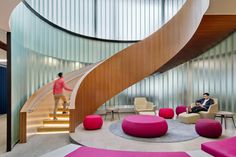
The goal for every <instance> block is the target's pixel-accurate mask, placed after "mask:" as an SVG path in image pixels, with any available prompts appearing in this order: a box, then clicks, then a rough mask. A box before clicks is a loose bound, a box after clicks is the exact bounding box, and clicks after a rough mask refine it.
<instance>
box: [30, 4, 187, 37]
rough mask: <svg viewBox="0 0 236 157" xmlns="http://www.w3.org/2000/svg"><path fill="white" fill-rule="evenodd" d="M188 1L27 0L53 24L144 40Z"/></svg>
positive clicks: (89, 33) (98, 34)
mask: <svg viewBox="0 0 236 157" xmlns="http://www.w3.org/2000/svg"><path fill="white" fill-rule="evenodd" d="M185 1H186V0H50V1H48V0H40V1H38V0H26V2H27V3H28V4H29V5H30V6H31V7H32V8H33V9H34V10H35V11H36V12H38V13H39V14H40V15H42V16H43V17H45V18H46V19H48V20H49V21H51V22H53V23H54V24H56V25H58V26H60V27H62V28H65V29H67V30H70V31H72V32H76V33H78V34H83V35H86V36H91V37H97V38H103V39H112V40H141V39H143V38H145V37H147V36H149V35H150V34H151V33H153V32H154V31H156V30H157V29H158V28H160V27H161V26H162V25H163V24H164V23H166V22H167V21H169V19H170V18H171V17H173V15H175V14H176V12H177V11H178V10H179V9H180V8H181V7H182V5H183V3H184V2H185Z"/></svg>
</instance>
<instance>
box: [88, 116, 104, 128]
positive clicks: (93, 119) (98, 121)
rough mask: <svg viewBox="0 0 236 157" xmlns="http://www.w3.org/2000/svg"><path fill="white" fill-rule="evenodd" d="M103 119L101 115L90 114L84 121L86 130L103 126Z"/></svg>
mask: <svg viewBox="0 0 236 157" xmlns="http://www.w3.org/2000/svg"><path fill="white" fill-rule="evenodd" d="M102 124H103V120H102V117H101V116H99V115H88V116H86V117H85V119H84V121H83V126H84V129H86V130H97V129H100V128H101V127H102Z"/></svg>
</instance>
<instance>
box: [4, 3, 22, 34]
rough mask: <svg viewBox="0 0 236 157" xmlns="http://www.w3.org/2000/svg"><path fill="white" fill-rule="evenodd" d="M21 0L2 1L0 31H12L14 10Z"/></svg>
mask: <svg viewBox="0 0 236 157" xmlns="http://www.w3.org/2000/svg"><path fill="white" fill-rule="evenodd" d="M20 1H21V0H0V29H2V30H4V31H8V32H9V31H10V27H9V19H10V16H11V13H12V11H13V9H14V8H15V7H16V6H17V4H19V3H20Z"/></svg>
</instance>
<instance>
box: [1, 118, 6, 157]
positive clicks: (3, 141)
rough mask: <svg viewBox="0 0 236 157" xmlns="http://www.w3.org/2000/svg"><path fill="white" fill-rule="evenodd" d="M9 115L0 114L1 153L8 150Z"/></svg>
mask: <svg viewBox="0 0 236 157" xmlns="http://www.w3.org/2000/svg"><path fill="white" fill-rule="evenodd" d="M6 131H7V116H6V115H5V114H4V115H0V154H2V153H4V152H6V136H7V132H6Z"/></svg>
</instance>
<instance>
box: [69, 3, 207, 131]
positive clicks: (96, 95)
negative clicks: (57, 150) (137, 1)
mask: <svg viewBox="0 0 236 157" xmlns="http://www.w3.org/2000/svg"><path fill="white" fill-rule="evenodd" d="M208 6H209V0H188V1H187V2H186V3H185V4H184V6H183V7H182V9H180V11H179V12H178V13H177V14H176V15H175V16H174V17H173V18H172V19H171V20H170V21H169V22H168V23H166V24H165V25H164V26H163V27H162V28H161V29H159V30H158V31H157V32H155V33H153V34H152V35H151V36H149V37H148V38H146V39H144V40H142V41H140V42H138V43H137V44H134V45H132V46H130V47H128V48H126V49H124V50H122V51H120V52H119V53H117V54H115V55H113V56H112V57H110V58H108V59H107V60H105V61H104V62H103V63H101V64H99V65H98V66H96V67H95V68H94V69H93V70H92V71H90V72H89V73H88V74H87V75H86V77H84V78H83V80H80V84H79V86H78V90H77V93H76V98H75V101H74V103H75V105H74V108H71V109H73V110H74V113H75V115H71V117H74V119H70V127H71V128H70V130H71V132H73V131H74V129H75V127H76V126H77V125H78V124H79V123H80V122H82V120H83V119H84V117H85V116H86V115H88V114H91V113H94V112H95V111H96V110H97V108H98V107H99V106H101V105H102V104H103V103H105V102H106V101H107V100H109V99H110V98H112V97H113V96H115V95H116V94H118V93H119V92H121V91H122V90H124V89H126V88H127V87H129V86H131V85H133V84H135V83H137V82H138V81H140V80H142V79H143V78H145V77H147V76H149V75H150V74H152V73H154V72H156V71H158V70H159V69H161V68H162V67H163V66H165V65H166V63H168V61H169V60H171V59H172V58H174V57H176V56H178V55H179V52H181V50H182V49H183V48H184V46H185V45H186V44H187V43H188V42H189V41H190V39H191V38H192V37H193V36H194V34H195V32H196V30H197V28H198V27H199V25H200V23H201V20H202V18H203V16H204V14H205V12H206V11H207V9H208ZM188 53H189V52H187V53H186V55H187V54H188ZM190 53H191V52H190ZM190 58H191V57H186V60H189V59H190ZM175 61H176V60H175ZM177 62H178V61H177ZM177 64H179V63H175V64H173V65H174V66H175V65H177ZM169 67H170V66H169Z"/></svg>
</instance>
